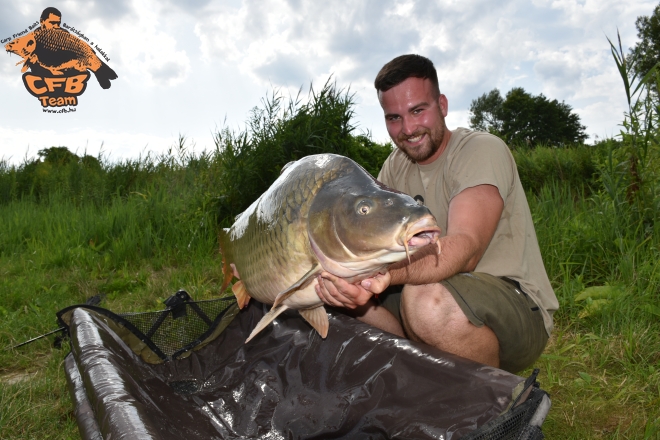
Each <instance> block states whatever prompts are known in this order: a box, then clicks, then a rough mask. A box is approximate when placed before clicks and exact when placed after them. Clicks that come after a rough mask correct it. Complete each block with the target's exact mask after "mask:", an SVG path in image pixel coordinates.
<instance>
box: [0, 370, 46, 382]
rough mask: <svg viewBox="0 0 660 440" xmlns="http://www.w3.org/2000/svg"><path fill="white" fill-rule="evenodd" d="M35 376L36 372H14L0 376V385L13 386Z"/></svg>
mask: <svg viewBox="0 0 660 440" xmlns="http://www.w3.org/2000/svg"><path fill="white" fill-rule="evenodd" d="M36 375H37V372H36V371H33V372H29V371H16V372H14V373H7V374H3V375H2V376H0V383H3V384H5V385H14V384H17V383H19V382H24V381H26V380H31V379H32V378H34V377H35V376H36Z"/></svg>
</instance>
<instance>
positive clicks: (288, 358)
mask: <svg viewBox="0 0 660 440" xmlns="http://www.w3.org/2000/svg"><path fill="white" fill-rule="evenodd" d="M184 293H185V292H184ZM177 295H178V294H177ZM218 301H220V302H219V303H218V304H220V305H219V306H218V307H220V308H219V309H218V310H220V311H219V312H218V311H217V310H216V312H214V313H210V312H208V311H209V310H210V309H209V307H210V305H209V304H212V303H213V302H212V301H209V302H203V301H200V302H198V303H194V302H190V303H186V304H183V305H182V304H181V302H179V303H177V304H174V305H173V306H171V307H169V308H168V309H167V310H166V312H165V313H164V314H158V313H155V314H154V313H152V314H124V315H115V314H113V313H112V312H109V311H107V310H105V309H101V308H98V307H93V306H74V307H69V308H67V309H64V310H62V311H61V312H60V313H59V314H58V316H59V318H60V319H61V321H62V323H64V324H65V325H66V326H67V327H68V330H69V334H70V337H71V348H72V349H71V354H70V355H69V356H68V357H67V358H66V363H65V366H66V368H65V369H66V375H67V378H68V381H69V386H70V390H71V395H72V398H73V401H74V405H75V414H76V418H77V421H78V426H79V428H80V432H81V435H82V437H83V438H84V439H112V440H115V439H140V440H146V439H187V440H192V439H244V438H249V439H336V438H354V439H380V438H401V439H442V440H449V439H458V438H462V439H491V438H492V439H504V438H506V439H539V438H543V434H542V432H541V425H542V423H543V420H544V419H545V416H546V414H547V412H548V409H549V407H550V400H549V398H548V396H547V394H546V393H545V392H544V391H543V390H541V389H539V388H538V383H536V381H535V375H533V376H532V377H530V378H528V379H527V380H525V379H524V378H522V377H519V376H516V375H513V374H509V373H507V372H505V371H502V370H499V369H496V368H492V367H487V366H484V365H480V364H477V363H474V362H471V361H468V360H466V359H463V358H460V357H457V356H453V355H450V354H447V353H444V352H442V351H439V350H434V349H432V348H429V347H428V346H425V345H422V344H417V343H415V342H411V341H409V340H406V339H402V338H397V337H394V336H392V335H391V334H389V333H385V332H382V331H380V330H378V329H376V328H374V327H371V326H369V325H366V324H364V323H361V322H359V321H357V320H355V319H352V318H349V317H347V316H345V315H343V314H341V313H338V312H335V311H329V318H330V331H329V334H328V337H327V338H326V339H325V340H323V339H321V338H320V337H319V335H318V334H317V333H316V332H315V331H314V330H313V329H311V327H310V326H309V325H308V324H307V323H306V322H305V321H304V320H303V319H302V318H301V317H300V316H299V315H298V314H297V312H286V313H285V314H283V315H281V316H280V317H278V318H277V319H276V321H275V322H274V323H273V324H272V325H270V326H268V327H267V328H266V329H265V330H263V331H262V332H261V333H260V334H259V335H258V336H257V337H255V339H253V340H252V341H250V342H249V343H248V344H245V343H244V341H245V339H246V338H247V335H248V334H249V333H250V332H251V330H252V329H253V328H254V326H255V325H256V323H257V322H258V321H259V320H260V319H261V317H262V316H263V315H264V314H265V312H267V311H268V308H269V307H267V306H263V305H262V304H259V303H256V302H254V301H252V302H251V304H250V306H249V307H247V308H246V309H245V310H242V311H240V312H239V311H238V309H237V308H236V306H235V304H234V303H233V302H227V300H224V301H225V302H222V301H223V300H218ZM184 302H185V301H184ZM211 308H212V307H211ZM216 309H217V307H216ZM200 310H201V313H200ZM204 311H206V313H205V312H204ZM209 315H211V316H209ZM200 316H201V317H202V318H201V320H200ZM193 318H194V319H193ZM197 321H200V322H203V323H204V325H205V326H206V327H204V328H202V329H201V330H197V332H198V333H197V335H196V336H195V340H193V341H190V340H187V339H186V336H185V334H186V333H187V332H189V328H188V327H190V326H191V325H192V324H193V323H194V322H197ZM195 325H197V324H195ZM159 327H166V331H162V329H159ZM150 333H151V334H150ZM177 335H178V336H177ZM156 336H158V338H160V339H159V340H158V341H157V342H158V343H154V340H155V339H158V338H156ZM182 337H183V339H182Z"/></svg>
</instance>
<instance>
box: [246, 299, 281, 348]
mask: <svg viewBox="0 0 660 440" xmlns="http://www.w3.org/2000/svg"><path fill="white" fill-rule="evenodd" d="M286 309H288V307H287V306H285V305H284V304H282V305H281V306H279V307H273V308H272V309H270V312H268V313H266V314H265V315H264V317H263V318H261V321H259V322H258V323H257V326H256V327H255V328H254V330H252V333H250V336H248V338H247V339H246V340H245V343H246V344H247V343H248V342H250V339H252V338H254V337H255V336H256V335H257V333H259V332H260V331H261V330H263V329H265V328H266V326H267V325H268V324H270V323H271V322H273V320H274V319H275V318H277V317H278V316H279V315H280V313H282V312H283V311H285V310H286Z"/></svg>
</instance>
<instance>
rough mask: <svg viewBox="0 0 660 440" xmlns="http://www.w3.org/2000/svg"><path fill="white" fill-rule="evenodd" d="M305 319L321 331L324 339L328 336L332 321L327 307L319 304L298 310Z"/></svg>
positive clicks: (320, 333)
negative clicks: (311, 307) (326, 309)
mask: <svg viewBox="0 0 660 440" xmlns="http://www.w3.org/2000/svg"><path fill="white" fill-rule="evenodd" d="M298 311H299V312H300V314H301V315H302V317H303V318H305V321H307V322H309V325H311V326H312V327H314V329H315V330H316V331H317V332H319V335H321V337H322V338H323V339H325V337H326V336H328V327H330V322H329V321H328V314H327V313H326V311H325V307H323V306H318V307H314V308H313V309H305V310H298Z"/></svg>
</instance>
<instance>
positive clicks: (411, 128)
mask: <svg viewBox="0 0 660 440" xmlns="http://www.w3.org/2000/svg"><path fill="white" fill-rule="evenodd" d="M415 130H417V122H416V121H415V119H414V118H413V117H411V116H408V115H406V116H404V117H403V118H402V124H401V131H402V132H403V134H405V135H411V134H413V133H414V132H415Z"/></svg>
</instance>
